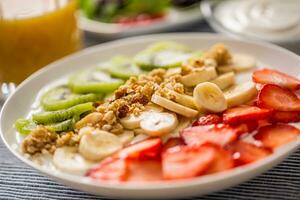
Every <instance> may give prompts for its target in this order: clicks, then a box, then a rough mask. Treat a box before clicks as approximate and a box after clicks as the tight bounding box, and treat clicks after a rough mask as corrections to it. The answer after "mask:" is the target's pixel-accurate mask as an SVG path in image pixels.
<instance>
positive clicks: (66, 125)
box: [45, 118, 77, 132]
mask: <svg viewBox="0 0 300 200" xmlns="http://www.w3.org/2000/svg"><path fill="white" fill-rule="evenodd" d="M76 121H77V120H76V119H75V118H72V119H67V120H65V121H62V122H59V123H55V124H49V125H47V126H45V127H46V128H47V129H48V130H50V131H53V132H62V131H70V130H73V129H74V125H75V123H76Z"/></svg>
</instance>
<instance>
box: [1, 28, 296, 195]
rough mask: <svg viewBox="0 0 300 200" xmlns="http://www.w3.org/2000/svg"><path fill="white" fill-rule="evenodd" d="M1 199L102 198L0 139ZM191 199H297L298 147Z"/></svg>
mask: <svg viewBox="0 0 300 200" xmlns="http://www.w3.org/2000/svg"><path fill="white" fill-rule="evenodd" d="M177 31H204V32H209V31H211V29H210V28H209V27H208V26H207V24H205V23H197V24H194V25H193V26H191V27H186V28H184V29H182V30H177ZM97 41H98V40H97V39H96V38H92V37H88V38H86V45H87V46H91V45H94V44H96V43H98V42H97ZM0 199H1V200H2V199H3V200H4V199H5V200H6V199H20V200H21V199H72V200H76V199H105V198H104V197H97V196H94V195H90V194H87V193H84V192H81V191H77V190H73V189H71V188H69V187H66V186H63V185H61V184H58V183H55V182H54V181H52V180H49V179H48V178H46V177H45V176H43V175H42V174H40V173H39V172H38V171H36V170H34V169H31V168H29V167H28V166H26V165H25V164H23V163H22V162H21V161H19V160H18V159H16V158H14V156H13V155H12V154H11V153H10V152H9V151H8V150H7V149H6V148H5V146H4V145H3V143H2V141H0ZM194 199H216V200H218V199H225V200H235V199H240V200H242V199H243V200H252V199H253V200H263V199H274V200H275V199H290V200H300V150H298V151H297V152H296V153H294V154H293V155H291V156H290V157H289V158H288V159H287V160H285V161H284V162H283V163H282V164H280V165H279V166H277V167H275V168H274V169H272V170H270V171H269V172H267V173H265V174H263V175H261V176H259V177H257V178H255V179H253V180H251V181H249V182H247V183H244V184H241V185H239V186H236V187H233V188H230V189H227V190H225V191H221V192H218V193H214V194H210V195H207V196H202V197H194Z"/></svg>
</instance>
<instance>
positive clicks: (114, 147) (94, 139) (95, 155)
mask: <svg viewBox="0 0 300 200" xmlns="http://www.w3.org/2000/svg"><path fill="white" fill-rule="evenodd" d="M122 147H123V145H122V142H121V140H120V139H119V137H118V136H116V135H114V134H112V133H109V132H107V131H102V130H99V129H96V130H94V131H93V132H92V133H91V134H85V135H83V136H82V137H81V139H80V143H79V153H80V154H81V155H82V156H83V157H85V158H86V159H88V160H93V161H99V160H102V159H103V158H105V157H107V156H109V155H111V154H113V153H115V152H116V151H118V150H120V149H121V148H122Z"/></svg>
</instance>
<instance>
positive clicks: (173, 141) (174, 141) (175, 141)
mask: <svg viewBox="0 0 300 200" xmlns="http://www.w3.org/2000/svg"><path fill="white" fill-rule="evenodd" d="M182 145H184V142H183V141H182V139H181V138H170V139H168V140H167V142H166V143H165V144H164V145H163V147H162V152H164V151H167V150H168V149H170V148H172V147H176V146H182Z"/></svg>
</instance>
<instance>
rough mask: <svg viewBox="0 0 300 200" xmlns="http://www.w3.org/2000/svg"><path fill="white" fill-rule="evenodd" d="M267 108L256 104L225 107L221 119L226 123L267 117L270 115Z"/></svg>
mask: <svg viewBox="0 0 300 200" xmlns="http://www.w3.org/2000/svg"><path fill="white" fill-rule="evenodd" d="M271 114H272V111H271V110H269V109H264V108H259V107H256V106H239V107H235V108H229V109H227V110H226V111H225V112H224V114H223V121H224V123H226V124H241V123H244V122H248V121H256V120H261V119H267V118H269V117H270V116H271Z"/></svg>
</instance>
